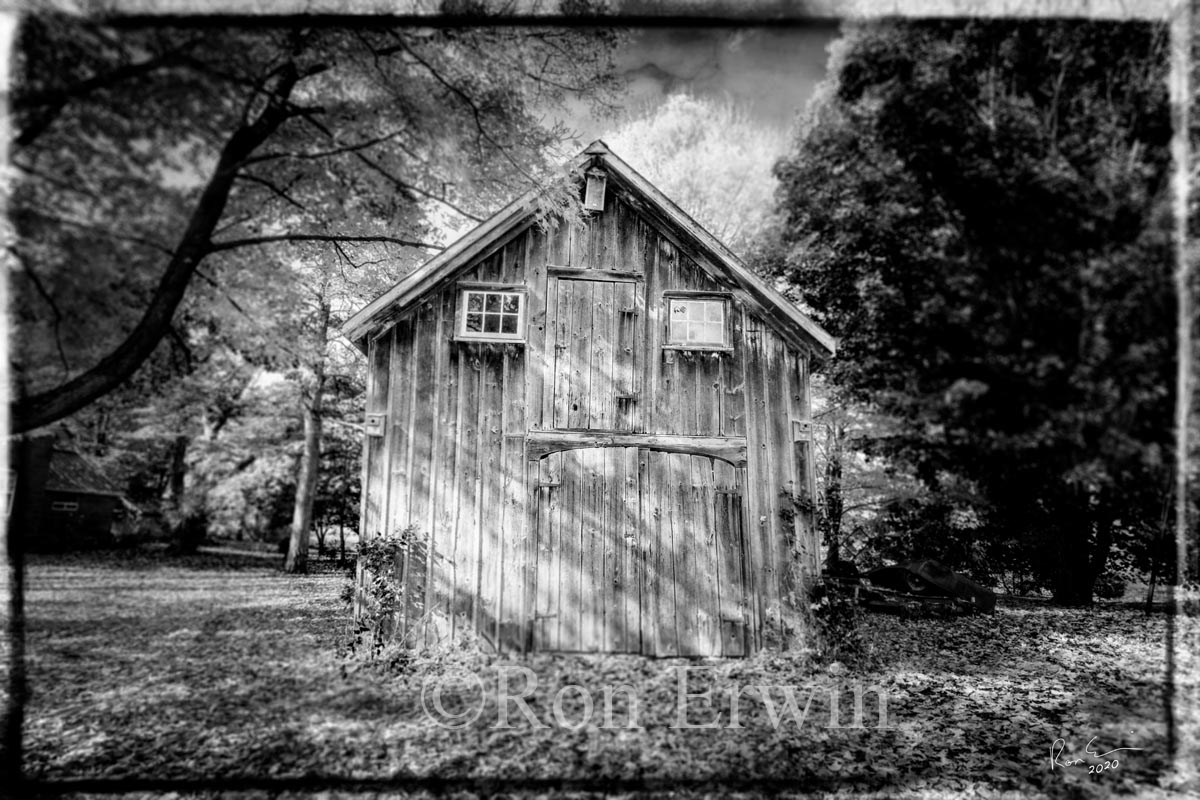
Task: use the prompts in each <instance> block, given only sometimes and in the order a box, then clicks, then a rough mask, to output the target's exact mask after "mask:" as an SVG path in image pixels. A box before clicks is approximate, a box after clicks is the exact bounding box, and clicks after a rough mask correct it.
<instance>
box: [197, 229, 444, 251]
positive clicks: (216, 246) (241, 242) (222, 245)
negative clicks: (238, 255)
mask: <svg viewBox="0 0 1200 800" xmlns="http://www.w3.org/2000/svg"><path fill="white" fill-rule="evenodd" d="M274 242H350V243H354V242H362V243H367V242H382V243H384V244H398V245H401V246H403V247H420V248H424V249H426V250H443V249H445V248H443V247H442V246H441V245H438V244H431V243H429V242H418V241H414V240H411V239H400V238H397V237H395V236H338V235H333V234H323V233H281V234H278V235H276V236H252V237H249V238H246V239H230V240H228V241H225V242H212V243H210V244H209V246H208V252H210V253H219V252H220V251H222V250H233V249H235V248H238V247H251V246H254V245H260V244H272V243H274Z"/></svg>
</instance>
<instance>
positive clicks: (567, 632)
mask: <svg viewBox="0 0 1200 800" xmlns="http://www.w3.org/2000/svg"><path fill="white" fill-rule="evenodd" d="M580 452H581V451H579V450H568V451H566V452H564V453H563V454H562V465H563V466H562V481H563V502H562V509H561V514H562V522H561V524H560V525H559V531H558V533H559V536H560V541H561V542H562V545H561V547H560V552H561V556H560V558H559V568H560V573H559V593H558V619H559V626H558V649H560V650H573V651H578V650H581V649H583V642H582V633H583V631H582V629H581V627H580V620H581V614H580V586H581V581H580V577H581V574H582V571H583V559H584V547H583V536H584V531H585V523H584V517H583V513H582V512H583V506H584V482H585V481H584V474H585V473H584V469H583V464H582V463H581V458H580Z"/></svg>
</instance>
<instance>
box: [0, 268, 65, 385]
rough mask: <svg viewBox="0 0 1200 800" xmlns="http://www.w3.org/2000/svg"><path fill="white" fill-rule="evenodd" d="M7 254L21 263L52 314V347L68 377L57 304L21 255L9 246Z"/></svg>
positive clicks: (60, 316)
mask: <svg viewBox="0 0 1200 800" xmlns="http://www.w3.org/2000/svg"><path fill="white" fill-rule="evenodd" d="M8 252H10V253H12V255H13V257H14V258H16V259H17V260H18V261H20V262H21V266H22V268H23V269H24V271H25V274H26V275H28V276H29V280H30V281H31V282H32V283H33V287H34V288H35V289H37V292H38V294H40V295H41V296H42V299H43V300H45V301H46V305H48V306H50V312H51V313H52V314H54V345H55V347H57V348H58V358H59V360H60V361H62V365H63V372H65V373H66V374H67V375H70V374H71V364H70V362H69V361H67V352H66V350H64V349H63V345H62V331H61V328H62V321H63V315H62V312H61V311H59V310H58V304H57V303H55V302H54V298H53V297H52V296H51V294H50V292H49V291H47V290H46V286H45V284H43V283H42V280H41V278H39V277H38V274H37V273H36V272H34V270H33V268H32V267H30V266H29V262H28V261H26V260H25V259H24V258H23V257H22V256H21V254H20V253H19V252H17V250H16V249H15V248H13V247H11V246H10V247H9V248H8Z"/></svg>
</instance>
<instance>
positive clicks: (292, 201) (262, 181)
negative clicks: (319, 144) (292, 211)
mask: <svg viewBox="0 0 1200 800" xmlns="http://www.w3.org/2000/svg"><path fill="white" fill-rule="evenodd" d="M238 178H239V179H240V180H244V181H249V182H250V183H257V184H258V185H259V186H263V187H265V188H266V189H268V190H269V191H270V192H271V193H272V194H274V195H276V196H278V197H279V198H280V199H282V200H283V201H284V202H286V203H288V204H289V205H292V206H295V207H296V208H298V209H300V210H301V211H303V210H304V205H303V204H302V203H301V202H300V201H298V200H297V199H296V198H294V197H292V196H291V195H290V194H288V193H287V190H286V189H280V188H279V187H278V186H276V185H275V184H274V183H272V182H271V181H269V180H267V179H266V178H260V177H259V176H257V175H253V174H251V173H249V172H241V173H238ZM293 183H295V181H293Z"/></svg>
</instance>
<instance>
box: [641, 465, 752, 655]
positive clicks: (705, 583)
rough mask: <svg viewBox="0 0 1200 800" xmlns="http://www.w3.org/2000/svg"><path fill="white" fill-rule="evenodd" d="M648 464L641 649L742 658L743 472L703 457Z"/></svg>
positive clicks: (745, 631)
mask: <svg viewBox="0 0 1200 800" xmlns="http://www.w3.org/2000/svg"><path fill="white" fill-rule="evenodd" d="M645 458H646V462H647V469H646V473H645V474H646V483H645V486H644V487H643V488H644V491H645V492H646V503H645V511H644V515H645V519H646V526H645V527H646V532H647V534H648V536H649V538H650V539H651V541H653V542H654V548H653V552H652V553H651V557H650V558H649V559H648V560H647V574H646V585H647V589H646V597H647V601H648V603H649V604H650V605H651V608H650V610H649V613H648V614H647V615H646V619H647V622H648V623H650V624H651V625H652V626H653V629H652V635H649V636H646V639H647V642H648V644H647V647H646V650H647V651H648V652H653V653H654V654H656V655H660V656H673V655H681V656H717V655H725V656H740V655H745V654H746V653H747V652H748V647H747V641H748V638H747V637H748V635H749V632H750V630H751V614H750V605H749V593H748V591H747V583H748V582H747V575H748V570H747V569H746V558H745V554H746V549H745V537H744V535H743V522H742V517H743V514H742V481H743V471H742V470H739V469H736V468H735V467H733V466H731V465H730V464H728V463H726V462H724V461H721V460H719V459H715V458H709V457H706V456H698V455H684V454H678V453H659V452H649V453H647V454H646V456H645ZM646 633H648V631H645V632H644V636H645V635H646ZM650 643H652V645H651V644H650Z"/></svg>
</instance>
